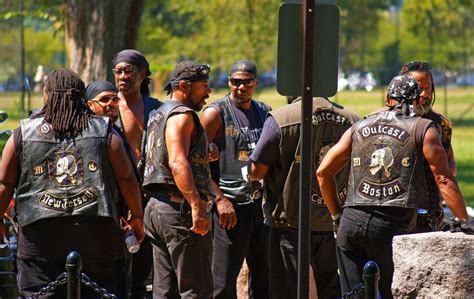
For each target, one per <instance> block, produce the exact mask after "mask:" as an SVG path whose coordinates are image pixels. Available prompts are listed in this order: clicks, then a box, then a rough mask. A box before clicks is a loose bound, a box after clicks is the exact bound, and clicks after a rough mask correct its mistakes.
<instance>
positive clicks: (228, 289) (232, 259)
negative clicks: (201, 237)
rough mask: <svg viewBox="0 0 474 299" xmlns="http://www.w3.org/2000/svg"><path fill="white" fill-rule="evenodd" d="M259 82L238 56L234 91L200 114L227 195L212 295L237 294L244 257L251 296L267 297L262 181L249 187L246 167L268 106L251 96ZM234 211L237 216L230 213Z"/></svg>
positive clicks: (217, 232) (220, 213)
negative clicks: (213, 148) (216, 156)
mask: <svg viewBox="0 0 474 299" xmlns="http://www.w3.org/2000/svg"><path fill="white" fill-rule="evenodd" d="M257 85H258V79H257V67H256V66H255V64H254V63H253V62H251V61H248V60H239V61H236V62H235V63H234V64H233V65H232V67H231V69H230V74H229V87H230V94H228V95H226V96H225V97H224V98H223V99H220V100H218V101H217V102H215V103H213V104H211V105H209V106H208V107H207V108H206V109H205V110H204V111H203V113H202V115H201V123H202V125H203V127H204V129H206V132H207V136H208V139H209V143H214V144H216V145H217V147H218V148H219V156H220V157H219V160H218V161H215V162H212V163H211V169H212V172H213V180H214V181H215V182H216V183H218V185H219V188H220V191H222V193H223V196H224V197H223V199H224V200H222V202H220V201H219V202H217V203H216V211H214V213H213V221H214V226H213V235H214V240H213V242H214V252H213V266H212V271H213V277H214V298H237V294H236V281H237V276H238V275H239V272H240V268H241V266H242V263H243V261H244V258H246V260H247V264H248V266H249V270H250V280H249V295H250V298H267V297H268V263H267V250H268V244H267V239H268V238H267V234H268V232H267V229H266V227H265V225H264V224H263V214H262V209H261V205H262V192H261V185H260V183H259V182H255V183H253V184H254V186H251V183H250V182H249V181H248V180H247V175H246V172H245V170H246V164H247V161H248V158H249V156H250V153H251V152H252V151H253V149H254V148H255V145H256V144H257V141H258V139H259V138H260V134H261V132H262V127H263V123H264V121H265V117H266V114H267V112H268V111H269V110H270V107H269V106H267V105H266V104H264V103H262V102H259V101H256V100H254V99H253V98H252V97H253V94H254V92H255V89H256V87H257ZM242 170H244V172H243V171H242ZM253 187H255V188H253ZM227 199H229V200H230V201H231V204H230V203H229V202H228V201H227ZM234 210H235V215H237V217H235V215H234V214H233V213H229V211H234Z"/></svg>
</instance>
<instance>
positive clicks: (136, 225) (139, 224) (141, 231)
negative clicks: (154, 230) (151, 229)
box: [128, 217, 145, 243]
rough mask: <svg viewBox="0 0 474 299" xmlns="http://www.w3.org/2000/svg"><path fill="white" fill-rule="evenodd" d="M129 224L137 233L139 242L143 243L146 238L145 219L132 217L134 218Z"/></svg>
mask: <svg viewBox="0 0 474 299" xmlns="http://www.w3.org/2000/svg"><path fill="white" fill-rule="evenodd" d="M128 225H130V228H131V229H132V230H133V232H134V233H135V236H136V237H137V240H138V242H139V243H141V242H142V241H143V239H144V238H145V228H144V226H143V219H141V218H134V217H132V219H130V221H128Z"/></svg>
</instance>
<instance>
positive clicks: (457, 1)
mask: <svg viewBox="0 0 474 299" xmlns="http://www.w3.org/2000/svg"><path fill="white" fill-rule="evenodd" d="M402 16H403V20H402V21H403V23H404V24H405V25H406V27H407V30H408V31H409V33H410V34H412V35H413V36H415V37H416V40H417V42H416V43H411V44H407V45H404V48H406V49H408V53H410V54H413V55H411V56H412V57H411V60H413V57H418V59H422V60H427V61H430V62H432V63H433V64H434V65H435V66H437V67H439V68H444V69H445V70H460V69H463V68H464V67H465V66H467V65H469V64H470V63H472V61H469V56H470V55H469V54H470V53H472V51H473V43H472V40H473V38H474V32H473V24H474V4H473V2H472V1H469V0H407V1H405V3H404V6H403V9H402ZM471 56H472V55H471Z"/></svg>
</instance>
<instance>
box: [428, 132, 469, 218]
mask: <svg viewBox="0 0 474 299" xmlns="http://www.w3.org/2000/svg"><path fill="white" fill-rule="evenodd" d="M423 155H424V156H425V159H426V160H427V161H428V164H429V165H430V168H431V172H432V173H433V176H434V178H435V181H436V184H437V185H438V188H439V191H440V192H441V195H442V196H443V198H444V200H445V201H446V204H447V205H448V207H449V208H450V209H451V211H452V212H453V214H454V215H455V216H456V217H458V218H460V219H462V220H464V221H466V220H467V218H468V215H467V211H466V206H465V204H464V200H463V198H462V194H461V190H459V186H458V184H457V182H456V179H455V178H454V175H453V173H452V172H451V170H450V168H449V166H448V158H447V155H446V152H445V151H444V149H443V146H442V145H441V141H440V140H439V135H438V132H437V131H436V129H435V128H429V129H428V130H427V131H426V134H425V138H424V140H423Z"/></svg>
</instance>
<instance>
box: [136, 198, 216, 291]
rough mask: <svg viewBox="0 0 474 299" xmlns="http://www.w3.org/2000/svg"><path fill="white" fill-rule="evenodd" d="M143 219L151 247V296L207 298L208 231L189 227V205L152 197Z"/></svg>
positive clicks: (209, 277) (209, 283) (209, 284)
mask: <svg viewBox="0 0 474 299" xmlns="http://www.w3.org/2000/svg"><path fill="white" fill-rule="evenodd" d="M144 222H145V232H146V234H147V235H148V236H149V237H150V241H151V244H152V246H153V265H154V268H153V269H154V271H153V298H160V299H162V298H180V297H181V298H205V299H208V298H211V297H212V271H211V259H212V239H211V234H207V235H205V236H201V235H197V234H195V233H193V232H192V231H191V230H190V228H191V227H192V218H191V210H190V207H189V205H188V204H187V203H183V204H181V205H180V204H176V203H172V202H162V201H160V200H158V199H156V198H153V197H152V198H151V199H150V201H149V202H148V204H147V206H146V209H145V219H144Z"/></svg>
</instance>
